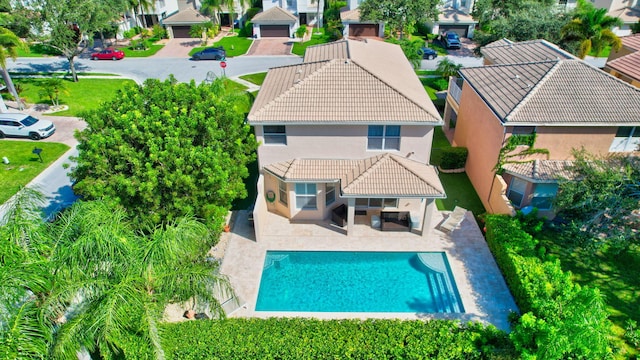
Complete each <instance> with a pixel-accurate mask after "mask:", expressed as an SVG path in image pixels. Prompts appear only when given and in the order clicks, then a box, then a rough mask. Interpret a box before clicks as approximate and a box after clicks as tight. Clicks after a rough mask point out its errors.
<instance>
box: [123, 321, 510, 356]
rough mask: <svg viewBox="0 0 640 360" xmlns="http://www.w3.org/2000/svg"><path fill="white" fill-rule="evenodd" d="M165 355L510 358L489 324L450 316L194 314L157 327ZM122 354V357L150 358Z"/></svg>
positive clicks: (507, 347)
mask: <svg viewBox="0 0 640 360" xmlns="http://www.w3.org/2000/svg"><path fill="white" fill-rule="evenodd" d="M162 330H163V331H162V339H163V341H162V343H163V348H164V351H165V355H166V359H180V360H191V359H194V360H195V359H198V360H199V359H225V360H226V359H425V358H428V359H505V360H506V359H513V358H514V352H513V347H512V346H511V344H510V341H509V339H508V336H507V335H506V334H505V333H504V332H502V331H500V330H498V329H496V328H495V327H493V326H490V327H484V326H483V325H480V324H477V323H470V324H468V325H460V323H459V322H455V321H449V320H431V321H421V320H413V321H401V320H317V319H302V318H270V319H255V318H252V319H237V318H234V319H225V320H199V321H187V322H182V323H176V324H167V325H165V326H163V329H162ZM142 355H143V354H137V355H136V354H131V353H128V354H127V359H149V358H150V357H149V356H142Z"/></svg>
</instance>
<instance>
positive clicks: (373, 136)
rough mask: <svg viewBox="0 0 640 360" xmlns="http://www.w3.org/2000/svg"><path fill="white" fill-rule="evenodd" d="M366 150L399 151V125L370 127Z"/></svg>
mask: <svg viewBox="0 0 640 360" xmlns="http://www.w3.org/2000/svg"><path fill="white" fill-rule="evenodd" d="M367 149H368V150H400V126H399V125H370V126H369V134H368V139H367Z"/></svg>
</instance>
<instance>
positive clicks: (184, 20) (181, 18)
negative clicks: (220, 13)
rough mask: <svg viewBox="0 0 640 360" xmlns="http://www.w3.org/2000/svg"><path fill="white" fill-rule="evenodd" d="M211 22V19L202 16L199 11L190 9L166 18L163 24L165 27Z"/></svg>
mask: <svg viewBox="0 0 640 360" xmlns="http://www.w3.org/2000/svg"><path fill="white" fill-rule="evenodd" d="M210 20H211V18H209V17H207V16H204V15H202V14H201V13H200V12H199V11H198V10H195V9H192V8H188V9H184V10H180V11H178V12H177V13H175V14H173V15H171V16H168V17H166V18H165V19H163V20H162V23H163V24H165V25H180V24H199V23H201V22H205V21H210Z"/></svg>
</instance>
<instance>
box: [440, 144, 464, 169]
mask: <svg viewBox="0 0 640 360" xmlns="http://www.w3.org/2000/svg"><path fill="white" fill-rule="evenodd" d="M468 155H469V150H467V148H466V147H458V146H455V147H451V148H448V149H443V150H442V151H441V153H440V167H441V168H443V169H445V170H449V169H460V168H463V167H464V166H465V164H466V163H467V156H468Z"/></svg>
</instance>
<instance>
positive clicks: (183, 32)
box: [171, 26, 191, 39]
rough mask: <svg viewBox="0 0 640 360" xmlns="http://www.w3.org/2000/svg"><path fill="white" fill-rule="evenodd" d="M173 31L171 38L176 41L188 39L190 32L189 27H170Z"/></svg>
mask: <svg viewBox="0 0 640 360" xmlns="http://www.w3.org/2000/svg"><path fill="white" fill-rule="evenodd" d="M171 28H172V29H173V37H174V38H178V39H184V38H190V37H191V36H189V30H191V26H172V27H171Z"/></svg>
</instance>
